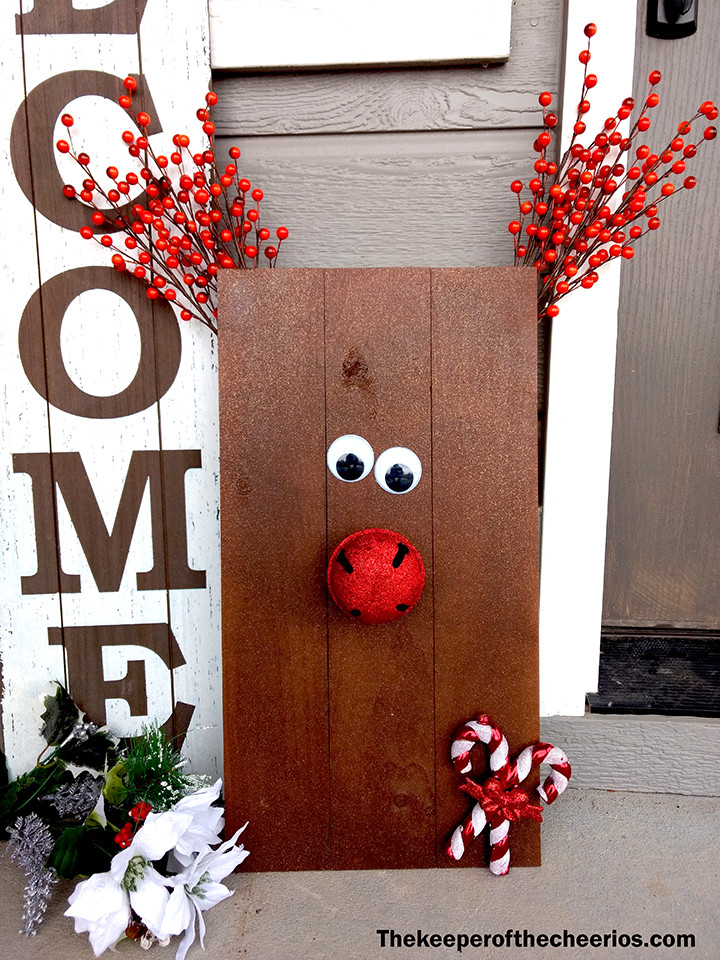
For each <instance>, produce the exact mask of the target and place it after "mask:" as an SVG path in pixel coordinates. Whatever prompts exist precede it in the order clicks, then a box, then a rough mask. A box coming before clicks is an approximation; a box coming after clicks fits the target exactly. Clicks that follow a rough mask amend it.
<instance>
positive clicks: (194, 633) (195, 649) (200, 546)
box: [141, 0, 222, 775]
mask: <svg viewBox="0 0 720 960" xmlns="http://www.w3.org/2000/svg"><path fill="white" fill-rule="evenodd" d="M202 6H203V4H194V5H193V7H194V9H193V11H192V16H190V15H188V16H178V15H177V14H178V7H177V4H176V3H174V2H173V0H162V3H155V5H153V4H152V3H150V4H148V8H147V10H146V13H145V16H144V17H143V21H142V26H141V42H142V46H143V49H144V50H146V51H147V50H150V51H152V50H155V49H156V44H157V37H158V36H162V34H163V30H164V29H165V25H166V24H167V23H168V22H169V21H174V22H173V26H172V35H171V36H168V37H167V41H168V42H167V44H163V46H162V48H161V50H160V51H158V52H157V54H156V55H155V56H147V55H144V56H143V70H144V73H145V76H146V77H147V80H148V83H149V86H150V89H151V91H152V93H153V98H156V99H155V102H156V105H157V108H158V110H159V111H160V112H161V116H162V117H163V128H164V131H165V132H164V133H163V134H159V135H158V140H159V141H160V143H161V144H163V147H162V149H163V152H165V153H169V152H170V149H171V137H172V135H173V134H174V133H176V132H184V133H187V134H188V135H189V136H190V140H191V144H194V145H196V146H197V148H198V149H199V148H200V145H201V144H203V142H204V140H205V138H204V137H203V134H202V130H201V125H200V123H199V122H198V120H197V118H196V116H195V111H196V110H197V108H198V107H199V106H201V105H202V104H203V103H204V98H205V93H206V92H207V90H208V88H209V85H210V71H209V66H208V63H209V58H210V39H209V26H208V19H207V11H201V10H200V9H199V8H200V7H202ZM156 90H157V91H159V93H157V94H156V92H155V91H156ZM179 323H180V327H181V334H182V360H181V364H180V370H179V372H178V375H177V377H176V379H175V382H174V383H173V385H172V387H171V388H170V390H169V391H168V393H167V394H166V395H165V396H164V397H163V398H162V399H161V401H160V432H161V442H162V447H163V449H166V450H167V449H171V450H179V449H183V450H200V451H201V457H202V466H201V468H200V469H193V470H189V471H188V472H187V474H186V477H185V493H186V522H187V540H188V565H189V566H190V568H191V569H196V570H204V571H205V578H206V586H205V588H204V589H196V590H171V591H170V596H169V617H170V625H171V627H172V629H173V632H174V634H175V637H176V639H177V642H178V644H179V646H180V649H181V651H182V654H183V656H184V658H185V661H186V664H185V665H184V666H182V667H179V668H177V669H176V670H175V671H174V685H173V686H174V695H175V699H176V700H179V701H183V702H185V703H190V704H193V705H194V706H195V712H194V714H193V719H192V723H191V725H190V729H189V731H188V736H187V740H186V744H185V748H184V752H185V754H186V755H187V756H188V757H189V758H190V761H191V764H192V765H193V767H194V768H195V769H197V770H200V771H202V772H205V773H208V774H211V775H217V774H220V773H222V682H221V638H220V526H219V513H220V491H219V457H220V454H219V448H218V426H217V404H218V400H217V344H216V342H215V336H214V334H212V333H211V331H209V330H208V329H207V328H206V327H204V326H202V325H201V324H200V323H195V322H191V323H186V322H184V321H179Z"/></svg>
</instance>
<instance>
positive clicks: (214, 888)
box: [154, 824, 249, 960]
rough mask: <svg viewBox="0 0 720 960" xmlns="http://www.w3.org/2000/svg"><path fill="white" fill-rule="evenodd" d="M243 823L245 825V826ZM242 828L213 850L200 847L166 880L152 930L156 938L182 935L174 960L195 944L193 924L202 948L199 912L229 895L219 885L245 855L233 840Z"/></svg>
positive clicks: (201, 914) (228, 891) (203, 930)
mask: <svg viewBox="0 0 720 960" xmlns="http://www.w3.org/2000/svg"><path fill="white" fill-rule="evenodd" d="M246 826H247V824H245V827H246ZM245 827H241V828H240V829H239V830H238V831H237V832H236V833H235V835H234V836H233V837H231V838H230V840H226V841H225V843H223V844H221V845H220V846H219V847H218V848H217V849H216V850H213V849H212V848H211V847H209V846H207V845H206V846H204V847H203V848H202V849H201V850H199V851H198V855H197V857H196V858H195V859H194V861H193V862H192V863H191V864H189V865H188V866H187V867H186V868H185V870H183V871H182V872H181V873H178V874H176V875H175V876H174V877H169V878H168V882H169V883H171V884H172V886H173V890H172V893H171V894H170V897H169V900H168V903H167V907H166V910H165V916H164V918H163V922H162V924H161V927H160V931H159V932H157V931H154V932H155V935H156V936H158V937H168V936H175V935H176V934H180V933H183V932H184V933H185V936H184V937H183V939H182V941H181V942H180V946H179V947H178V951H177V954H176V955H175V960H185V955H186V954H187V952H188V950H189V949H190V947H191V946H192V944H193V943H194V942H195V936H196V932H195V924H196V922H197V932H198V935H199V938H200V946H201V947H202V948H203V949H205V944H204V937H205V919H204V917H203V912H204V911H205V910H209V909H210V907H214V906H215V904H216V903H220V901H221V900H226V899H227V898H228V897H231V896H232V894H233V891H232V890H229V889H228V888H227V887H226V886H225V885H224V884H222V883H220V881H221V880H224V879H225V877H227V876H228V874H230V873H232V871H233V870H234V869H235V867H237V866H238V865H239V864H240V863H242V862H243V860H244V859H245V858H246V857H247V856H248V855H249V851H248V850H246V849H245V848H244V847H243V845H242V844H240V845H239V846H236V843H237V838H238V837H239V836H240V834H241V833H242V832H243V830H244V829H245Z"/></svg>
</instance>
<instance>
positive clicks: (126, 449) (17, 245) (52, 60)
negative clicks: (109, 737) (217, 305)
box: [0, 0, 222, 775]
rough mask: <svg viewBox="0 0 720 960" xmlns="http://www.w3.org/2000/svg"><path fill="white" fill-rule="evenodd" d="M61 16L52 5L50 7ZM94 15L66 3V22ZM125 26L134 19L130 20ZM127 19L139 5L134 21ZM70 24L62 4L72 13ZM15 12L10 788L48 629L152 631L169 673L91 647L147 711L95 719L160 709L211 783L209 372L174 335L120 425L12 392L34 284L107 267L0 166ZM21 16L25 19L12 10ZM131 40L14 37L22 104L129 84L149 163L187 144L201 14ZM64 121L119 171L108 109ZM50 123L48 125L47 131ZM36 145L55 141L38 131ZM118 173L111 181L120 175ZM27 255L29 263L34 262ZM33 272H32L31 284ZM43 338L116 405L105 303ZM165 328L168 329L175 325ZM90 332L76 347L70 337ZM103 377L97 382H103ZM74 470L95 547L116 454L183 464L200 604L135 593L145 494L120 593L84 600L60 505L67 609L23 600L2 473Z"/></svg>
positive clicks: (125, 729) (169, 21) (214, 581)
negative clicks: (44, 89)
mask: <svg viewBox="0 0 720 960" xmlns="http://www.w3.org/2000/svg"><path fill="white" fill-rule="evenodd" d="M68 6H69V2H68ZM98 6H101V5H99V4H83V9H91V8H92V7H98ZM131 6H132V7H133V9H134V3H133V4H131ZM140 6H142V5H140ZM74 7H75V8H76V9H80V5H79V4H74ZM16 9H17V5H12V4H11V5H3V8H2V12H0V36H1V37H2V40H3V52H2V60H3V74H4V77H5V83H4V95H5V104H6V109H5V110H4V111H3V116H2V119H0V124H2V136H1V137H0V144H1V146H0V151H1V154H0V164H1V167H0V169H2V192H3V197H2V203H3V209H4V210H5V211H6V217H7V218H8V220H9V219H10V212H11V214H12V219H13V224H14V226H13V230H12V231H4V232H3V237H2V244H3V246H2V257H1V259H0V263H1V264H2V273H3V277H4V278H5V279H4V322H3V323H2V324H1V325H0V351H1V352H2V356H3V367H4V373H5V376H4V378H3V409H4V416H3V417H2V418H0V443H1V448H0V450H1V458H2V467H1V469H0V484H1V489H0V538H1V539H0V549H1V550H2V556H3V586H2V591H3V593H2V606H3V612H4V613H3V619H2V623H1V624H0V656H1V657H2V666H3V734H4V742H5V749H6V752H7V756H8V762H9V765H10V768H11V772H12V773H18V772H20V771H21V770H22V769H25V768H26V767H27V766H28V764H32V763H34V760H35V757H36V756H37V754H38V753H39V751H40V748H41V746H42V742H41V740H40V737H39V734H38V729H39V720H38V716H39V712H40V710H41V699H42V697H43V696H44V695H45V694H46V693H48V692H49V691H50V689H51V688H50V687H49V686H48V683H49V682H50V681H52V680H55V679H58V680H67V673H66V664H64V663H63V654H62V648H61V647H60V646H50V645H49V643H48V633H47V631H48V628H53V627H55V628H57V627H60V626H61V625H63V626H64V627H66V628H67V627H73V626H79V625H102V624H146V623H168V622H169V624H170V627H171V629H172V631H173V633H174V635H175V638H176V640H177V643H178V645H179V647H180V650H181V652H182V655H183V657H184V659H185V661H186V664H185V665H184V666H180V667H177V668H176V669H174V670H173V671H172V674H171V671H170V670H169V669H168V668H167V666H166V665H165V664H164V663H163V661H162V659H161V658H160V657H159V656H158V654H157V653H155V652H154V651H152V650H150V649H148V648H147V647H143V646H142V645H139V644H128V645H124V646H113V647H104V648H103V650H102V661H103V676H104V680H105V681H112V680H116V679H120V678H122V677H123V676H124V675H125V673H126V672H127V669H128V663H129V662H130V661H137V660H141V661H144V663H145V675H146V687H147V700H148V708H147V714H144V715H143V716H131V715H130V711H129V707H128V704H127V702H126V701H123V700H117V699H113V700H110V699H109V700H108V701H107V710H108V720H109V722H110V723H111V724H112V725H113V727H114V728H115V730H116V732H118V733H119V734H130V733H132V732H135V731H137V729H138V728H139V725H140V724H141V723H142V722H143V721H144V720H148V719H157V720H159V721H161V722H162V721H164V720H165V719H166V718H167V717H168V715H169V713H170V710H171V708H172V703H173V697H174V700H175V701H184V702H185V703H188V704H191V705H193V706H194V707H195V712H194V715H193V718H192V722H191V725H190V729H189V732H188V737H187V741H186V747H185V752H186V754H187V755H188V756H189V757H190V759H191V761H192V763H193V766H194V768H196V769H198V770H202V771H204V772H207V773H210V774H212V775H215V774H216V773H217V772H218V770H219V767H220V764H221V756H222V730H221V699H220V698H221V684H220V669H221V663H220V613H219V580H220V572H219V537H218V509H219V507H218V503H219V496H218V477H217V472H218V466H217V464H218V450H217V425H216V418H217V386H216V382H217V367H216V360H215V358H216V350H215V344H214V343H213V342H212V338H211V337H210V335H209V332H207V331H206V330H205V328H200V329H195V328H194V327H191V326H189V325H188V324H185V323H181V327H182V329H181V334H182V358H181V362H180V367H179V370H178V373H177V375H176V377H175V380H174V382H173V384H172V386H171V387H170V389H169V390H168V392H167V393H166V394H165V396H164V397H163V398H162V400H161V402H160V403H159V404H157V403H156V404H154V405H152V406H150V407H149V408H148V409H146V410H144V411H141V412H139V413H135V414H132V415H129V416H125V417H118V418H114V419H92V418H86V417H82V416H77V415H74V414H72V413H67V412H65V411H63V410H61V409H58V408H57V407H53V406H48V404H47V403H46V402H45V400H44V399H43V398H42V397H41V396H40V395H39V394H38V393H37V392H36V391H35V389H34V388H33V387H32V386H31V384H30V383H29V382H28V378H27V376H26V374H25V371H24V369H23V366H22V364H21V362H20V357H19V352H18V325H19V321H20V317H21V315H22V313H23V310H24V308H25V305H26V303H27V301H28V299H29V298H30V296H31V295H32V294H33V293H34V292H35V291H36V290H37V288H38V287H39V284H40V281H41V280H42V282H46V281H47V280H48V279H50V278H52V277H54V276H57V275H60V274H63V273H64V272H65V271H67V270H69V269H72V268H77V267H80V266H83V265H91V264H99V265H103V266H108V265H109V257H108V255H107V254H106V253H105V252H104V251H103V250H102V249H101V248H100V247H99V246H98V245H96V244H94V243H91V242H87V241H84V240H82V239H81V238H80V237H79V236H78V235H77V233H76V232H75V231H71V230H67V229H64V228H62V227H59V226H58V225H57V224H55V223H52V222H50V221H49V220H48V219H46V218H45V217H43V216H42V215H41V214H37V215H34V211H33V207H32V204H31V203H30V201H29V200H28V199H27V198H26V197H25V195H24V194H23V193H22V191H21V189H20V188H19V186H18V184H17V182H16V178H15V175H14V173H13V169H12V164H11V161H10V154H9V141H10V130H11V126H12V122H13V117H14V115H15V112H16V110H17V109H18V108H19V107H20V106H21V104H22V103H23V98H24V95H25V94H24V90H23V61H22V54H23V51H22V47H21V38H20V36H19V35H17V33H16V29H15V13H16ZM23 9H30V7H29V5H28V6H24V7H23ZM140 48H141V49H142V51H143V58H142V64H141V63H140V60H139V52H138V38H137V36H136V35H133V34H127V35H115V34H102V35H97V36H96V35H87V34H86V35H80V34H58V35H53V34H42V35H38V34H31V35H27V36H25V38H24V63H25V89H26V91H27V92H28V93H29V92H31V91H32V90H33V89H34V88H35V87H36V86H37V85H38V84H40V83H42V82H43V81H45V80H46V79H48V78H49V77H54V76H57V75H59V74H63V73H65V72H69V71H75V70H78V69H84V70H97V71H103V72H105V73H109V74H112V75H115V76H117V77H119V78H122V77H124V76H125V75H127V74H128V73H139V72H140V71H141V69H142V72H143V74H144V76H145V78H146V81H147V84H148V87H149V89H150V93H151V95H152V99H153V102H154V105H155V108H156V111H157V116H158V120H159V122H160V124H161V126H162V130H163V132H162V133H158V134H156V135H155V136H154V137H152V138H151V139H152V143H153V145H154V147H155V149H156V151H157V152H162V153H166V154H167V153H169V152H170V151H171V150H172V146H171V137H172V134H173V133H175V132H180V131H183V132H187V133H189V134H190V135H191V142H192V143H193V144H195V145H200V144H201V143H202V135H201V134H200V136H198V134H199V124H198V122H197V120H196V118H195V110H196V109H197V107H198V106H200V105H201V104H202V103H203V98H204V94H205V92H206V90H207V88H208V84H209V40H208V22H207V9H206V7H205V4H203V3H195V4H189V5H185V6H183V7H182V8H180V7H179V6H178V5H177V4H175V3H173V2H172V0H148V2H147V5H146V7H145V10H144V15H143V19H142V22H141V26H140ZM64 110H67V111H68V112H71V113H73V115H74V116H75V117H76V125H75V127H74V128H73V137H74V140H75V145H76V147H77V148H80V149H86V150H87V152H88V153H90V155H91V157H92V167H93V169H94V170H97V171H102V170H104V169H105V167H106V166H107V165H108V164H109V163H111V162H112V163H114V164H116V165H118V166H119V167H120V168H121V170H124V169H131V168H132V163H133V162H132V161H131V160H130V159H129V158H128V157H127V153H126V148H125V146H124V145H123V144H122V143H121V141H120V138H119V133H120V132H121V131H122V130H123V129H126V128H127V126H128V120H127V118H126V116H125V114H124V113H123V111H121V109H120V108H119V107H118V106H117V105H113V104H112V103H110V102H109V101H107V100H102V99H101V98H99V97H96V96H85V97H80V98H78V99H76V100H74V101H72V102H71V103H69V104H66V105H64V106H63V107H62V110H61V112H62V111H64ZM49 122H50V124H52V120H51V118H49ZM49 135H52V137H53V140H55V139H57V138H58V136H61V135H62V127H61V126H60V125H59V123H56V125H55V130H54V131H53V130H52V125H51V126H50V131H49ZM59 160H60V164H59V166H60V169H61V173H62V176H63V179H65V180H67V181H69V182H72V183H74V184H76V185H78V184H79V182H80V179H81V176H82V175H81V174H80V173H79V171H77V168H75V167H74V165H72V164H70V165H68V164H67V162H66V161H65V160H64V158H59ZM126 165H127V167H126ZM36 244H37V249H36ZM38 260H39V267H38ZM66 316H67V326H66V327H64V329H63V332H62V337H61V347H62V355H63V359H64V362H65V364H66V368H67V370H68V373H69V375H70V377H71V379H72V380H73V382H75V383H76V384H77V385H78V386H80V387H81V388H82V389H83V390H85V391H86V392H88V393H93V394H95V395H97V396H107V395H108V394H113V393H116V392H118V391H119V390H122V389H123V387H124V386H126V385H127V382H128V379H131V378H132V376H134V373H135V370H136V369H137V365H138V361H139V346H138V334H137V328H136V325H135V322H134V317H133V315H132V313H131V311H130V310H129V308H128V306H127V304H125V302H124V301H123V300H122V299H120V298H119V297H117V296H116V295H115V294H113V293H110V292H109V291H103V290H88V291H87V292H83V293H82V294H81V295H80V296H79V297H77V298H76V300H75V301H74V302H73V303H72V304H71V306H70V308H69V309H68V311H67V314H66ZM179 322H180V321H179ZM88 324H93V325H94V327H93V330H92V336H89V335H86V331H87V329H88ZM113 364H114V366H113ZM51 449H52V451H53V452H54V453H60V452H65V451H70V452H76V453H79V454H80V456H81V457H82V462H83V464H84V467H85V469H86V471H87V475H88V478H89V480H90V482H91V485H92V489H93V493H94V495H95V497H96V499H97V502H98V506H99V508H100V510H101V512H102V515H103V519H104V521H105V524H106V526H107V528H108V531H110V530H112V526H113V522H114V519H115V516H116V513H117V510H118V504H119V501H120V497H121V493H122V489H123V483H124V481H125V477H126V475H127V470H128V466H129V463H130V459H131V456H132V454H133V451H142V450H155V451H157V450H159V449H162V450H200V451H201V456H202V466H201V468H199V469H190V470H188V471H187V473H186V474H185V491H186V512H187V537H188V565H189V566H190V567H191V568H195V569H202V570H205V571H206V578H207V586H206V587H205V588H204V589H192V590H188V589H177V590H171V591H169V592H168V591H165V590H156V589H151V590H139V589H138V588H137V585H136V574H137V573H138V572H140V571H146V570H149V569H150V568H151V567H152V566H153V546H152V539H151V524H150V495H149V485H148V487H146V489H145V494H144V497H143V501H142V505H141V507H140V512H139V515H138V519H137V523H136V526H135V530H134V534H133V538H132V542H131V546H130V550H129V554H128V557H127V563H126V565H125V570H124V574H123V577H122V582H121V584H120V587H119V589H118V590H116V591H112V592H100V591H99V590H98V587H97V585H96V583H95V580H94V578H93V575H92V572H91V570H90V567H89V565H88V561H87V558H86V557H85V554H84V551H83V548H82V545H81V543H80V540H79V538H78V536H77V534H76V532H75V529H74V526H73V523H72V520H71V518H70V515H69V513H68V510H67V507H66V505H65V503H64V502H63V498H62V496H58V529H59V544H60V554H61V561H62V569H63V570H64V572H65V573H67V574H78V575H79V576H80V578H81V591H80V592H79V593H65V594H63V595H62V596H58V594H41V595H36V596H32V595H30V596H29V595H25V596H23V595H22V593H21V589H20V582H21V581H20V578H21V576H28V575H32V574H34V573H35V571H36V569H37V556H36V549H35V518H34V511H33V498H32V485H31V481H30V476H28V475H27V474H25V473H14V472H13V462H12V456H13V455H14V454H23V453H35V454H37V453H48V452H49V451H50V450H51Z"/></svg>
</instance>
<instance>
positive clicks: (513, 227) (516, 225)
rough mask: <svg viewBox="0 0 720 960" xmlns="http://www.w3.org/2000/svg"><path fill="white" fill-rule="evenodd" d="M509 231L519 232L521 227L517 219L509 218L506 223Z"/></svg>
mask: <svg viewBox="0 0 720 960" xmlns="http://www.w3.org/2000/svg"><path fill="white" fill-rule="evenodd" d="M508 230H509V231H510V233H520V230H521V227H520V224H519V223H518V221H517V220H511V221H510V223H509V224H508Z"/></svg>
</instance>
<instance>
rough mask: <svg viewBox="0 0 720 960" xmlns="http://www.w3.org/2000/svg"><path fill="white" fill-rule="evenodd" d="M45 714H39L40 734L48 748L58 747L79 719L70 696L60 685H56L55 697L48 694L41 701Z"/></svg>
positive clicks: (78, 712) (77, 711)
mask: <svg viewBox="0 0 720 960" xmlns="http://www.w3.org/2000/svg"><path fill="white" fill-rule="evenodd" d="M43 703H44V705H45V712H44V713H42V714H40V719H41V720H42V721H43V725H42V729H41V730H40V733H41V734H42V735H43V737H44V738H45V742H46V743H47V745H48V746H50V747H57V746H59V745H60V744H61V743H62V742H63V740H66V739H67V738H68V737H69V736H70V734H71V733H72V729H73V727H74V726H75V724H76V723H77V721H78V720H79V719H80V711H79V709H78V707H77V706H76V704H75V701H74V700H73V698H72V697H71V696H70V694H69V693H68V692H67V690H65V688H64V687H63V686H61V685H60V684H58V685H57V693H56V694H55V696H54V697H53V696H50V695H49V694H48V696H47V697H45V699H44V701H43Z"/></svg>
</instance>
